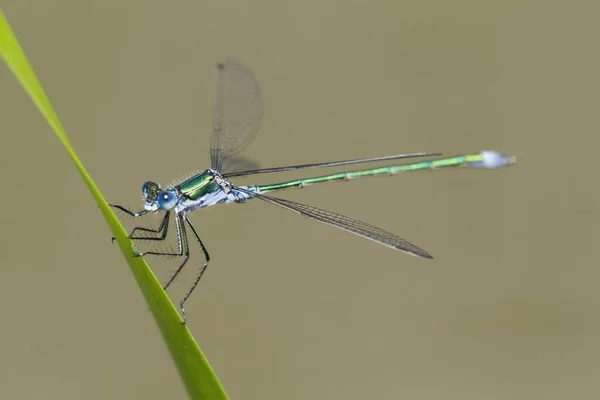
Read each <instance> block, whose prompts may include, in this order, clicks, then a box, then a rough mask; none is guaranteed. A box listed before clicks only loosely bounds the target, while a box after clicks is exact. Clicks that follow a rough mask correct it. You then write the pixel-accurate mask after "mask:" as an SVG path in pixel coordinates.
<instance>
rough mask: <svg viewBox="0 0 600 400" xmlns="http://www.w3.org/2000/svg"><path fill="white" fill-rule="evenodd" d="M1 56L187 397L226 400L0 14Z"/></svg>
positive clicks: (202, 356) (196, 346)
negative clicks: (115, 254)
mask: <svg viewBox="0 0 600 400" xmlns="http://www.w3.org/2000/svg"><path fill="white" fill-rule="evenodd" d="M0 56H1V57H2V58H3V59H4V61H6V63H7V64H8V66H9V68H10V69H11V70H12V72H13V74H14V75H15V76H16V78H17V79H18V80H19V82H20V83H21V85H22V86H23V88H24V89H25V91H26V92H27V93H28V94H29V96H30V97H31V99H32V100H33V102H34V104H35V105H36V106H37V108H38V109H39V110H40V112H41V113H42V114H43V115H44V117H45V118H46V120H47V121H48V124H50V126H51V127H52V130H54V133H55V134H56V136H57V137H58V139H59V140H60V141H61V142H62V144H63V146H64V148H65V150H66V151H67V153H68V154H69V156H70V157H71V160H73V163H74V164H75V167H76V168H77V170H78V171H79V174H80V175H81V178H82V179H83V181H84V183H85V185H86V186H87V188H88V189H89V191H90V193H91V194H92V196H93V197H94V199H95V200H96V203H97V204H98V207H99V208H100V211H101V212H102V215H103V216H104V218H105V220H106V222H107V224H108V226H109V228H110V230H111V232H112V234H113V236H114V237H115V238H116V239H117V242H118V243H119V247H120V249H121V252H122V253H123V256H124V258H125V260H126V261H127V263H128V264H129V267H130V269H131V272H132V273H133V275H134V276H135V279H136V281H137V283H138V286H139V288H140V290H141V291H142V294H143V295H144V298H145V299H146V302H147V303H148V306H149V308H150V311H151V312H152V315H153V316H154V319H155V321H156V323H157V325H158V327H159V329H160V331H161V333H162V336H163V339H164V340H165V343H166V344H167V347H168V348H169V351H170V353H171V356H172V357H173V360H174V362H175V364H176V366H177V370H178V371H179V374H180V376H181V379H182V380H183V382H184V385H185V387H186V389H187V392H188V394H189V395H190V397H191V398H192V399H209V400H213V399H214V400H220V399H227V398H228V397H227V394H226V393H225V389H224V388H223V387H222V385H221V383H220V382H219V379H218V378H217V376H216V375H215V373H214V372H213V371H212V369H211V367H210V365H209V363H208V361H207V360H206V358H205V357H204V355H203V354H202V351H201V350H200V348H199V347H198V344H197V343H196V341H195V340H194V337H193V336H192V334H191V333H190V331H189V330H188V328H187V326H182V325H181V318H180V316H179V313H178V312H177V310H176V309H175V307H174V306H173V304H172V303H171V301H170V300H169V298H168V297H167V295H166V293H165V292H164V290H162V287H161V285H160V283H159V282H158V281H157V279H156V277H155V276H154V274H153V273H152V271H151V270H150V268H149V267H148V264H146V262H145V261H144V259H143V258H141V257H132V254H133V252H134V249H135V247H134V245H133V243H131V241H130V240H129V239H128V238H127V233H126V232H125V229H124V228H123V226H122V225H121V223H120V222H119V220H118V219H117V217H116V215H115V214H114V213H113V211H112V209H111V208H110V207H109V206H108V204H107V202H106V200H104V197H102V194H101V193H100V191H99V190H98V188H97V187H96V185H95V184H94V182H93V181H92V178H91V177H90V176H89V174H88V173H87V172H86V170H85V168H84V166H83V164H82V163H81V161H80V160H79V157H78V156H77V154H76V153H75V150H74V149H73V146H72V145H71V142H70V141H69V139H68V137H67V135H66V134H65V132H64V129H63V127H62V125H61V123H60V121H59V119H58V117H57V116H56V113H55V112H54V109H53V108H52V106H51V105H50V101H49V100H48V98H47V97H46V94H45V93H44V90H43V89H42V86H41V85H40V83H39V82H38V80H37V78H36V76H35V73H34V72H33V69H32V68H31V66H30V65H29V62H28V61H27V58H26V57H25V54H24V53H23V51H22V49H21V46H20V45H19V43H18V41H17V39H16V38H15V36H14V35H13V33H12V30H11V29H10V26H9V25H8V22H7V21H6V19H5V17H4V14H3V13H2V10H0Z"/></svg>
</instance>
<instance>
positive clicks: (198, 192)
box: [177, 172, 219, 200]
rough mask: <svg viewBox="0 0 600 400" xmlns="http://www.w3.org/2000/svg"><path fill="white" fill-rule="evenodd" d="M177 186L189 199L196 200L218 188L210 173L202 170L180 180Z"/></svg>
mask: <svg viewBox="0 0 600 400" xmlns="http://www.w3.org/2000/svg"><path fill="white" fill-rule="evenodd" d="M177 188H178V189H179V191H180V192H181V194H182V195H183V196H185V197H186V198H188V199H189V200H197V199H199V198H201V197H203V196H204V195H206V194H207V193H211V192H214V191H216V190H219V185H217V183H216V182H215V178H214V177H213V176H212V175H210V174H207V173H206V172H203V173H201V174H197V175H194V176H192V177H191V178H188V179H186V180H185V181H183V182H181V183H180V184H179V185H177Z"/></svg>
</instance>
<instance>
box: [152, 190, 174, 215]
mask: <svg viewBox="0 0 600 400" xmlns="http://www.w3.org/2000/svg"><path fill="white" fill-rule="evenodd" d="M156 201H157V203H158V206H159V207H160V208H162V209H163V210H167V211H168V210H171V209H172V208H173V207H175V205H176V204H177V195H176V194H175V193H173V192H170V191H167V190H165V191H164V192H160V193H159V195H158V198H157V199H156Z"/></svg>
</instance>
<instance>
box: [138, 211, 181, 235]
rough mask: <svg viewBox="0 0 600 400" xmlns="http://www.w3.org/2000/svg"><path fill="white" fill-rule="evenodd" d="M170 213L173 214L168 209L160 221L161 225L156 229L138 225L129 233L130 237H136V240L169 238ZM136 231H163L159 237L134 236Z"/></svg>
mask: <svg viewBox="0 0 600 400" xmlns="http://www.w3.org/2000/svg"><path fill="white" fill-rule="evenodd" d="M170 214H171V212H170V211H167V212H166V213H165V216H164V217H163V219H162V221H161V222H160V225H159V226H158V228H156V229H150V228H143V227H139V226H136V227H135V228H133V230H132V231H131V233H130V234H129V236H128V237H129V239H134V240H165V239H166V238H167V232H168V231H169V215H170ZM136 231H142V232H150V233H161V232H162V235H160V236H159V237H156V236H137V237H133V235H134V233H135V232H136Z"/></svg>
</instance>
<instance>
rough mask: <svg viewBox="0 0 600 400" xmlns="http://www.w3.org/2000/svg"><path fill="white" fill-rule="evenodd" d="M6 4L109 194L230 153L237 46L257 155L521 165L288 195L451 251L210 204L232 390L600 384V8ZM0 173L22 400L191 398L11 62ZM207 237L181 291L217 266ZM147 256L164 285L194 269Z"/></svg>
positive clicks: (562, 389)
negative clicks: (213, 140)
mask: <svg viewBox="0 0 600 400" xmlns="http://www.w3.org/2000/svg"><path fill="white" fill-rule="evenodd" d="M2 8H3V11H4V12H5V14H6V16H7V18H8V19H9V22H10V23H11V25H12V27H13V29H14V31H15V34H16V36H17V38H19V40H20V42H21V44H22V46H23V48H24V50H25V52H26V54H27V55H28V57H29V60H30V62H31V63H32V65H33V66H34V68H35V70H36V72H37V75H38V78H39V79H40V81H41V83H42V85H43V86H44V88H45V89H46V91H47V94H48V96H49V97H50V99H51V101H52V104H53V105H54V107H55V109H56V111H57V113H58V115H59V116H60V118H61V121H62V123H63V125H64V126H65V129H66V131H67V133H68V134H69V135H70V138H71V140H72V142H73V144H74V146H75V148H76V150H77V151H78V153H79V156H80V157H81V158H82V160H83V162H84V164H85V165H86V167H87V168H88V171H89V172H90V173H91V175H92V177H93V178H94V179H95V181H96V183H97V184H98V186H99V187H100V189H101V190H102V191H103V193H104V195H105V196H106V198H107V200H108V201H109V202H114V203H118V204H123V205H126V206H130V207H131V208H133V209H139V208H140V207H141V203H140V187H141V185H142V183H143V182H144V181H145V180H149V179H152V180H155V181H157V182H161V183H162V184H169V183H171V182H172V181H173V180H175V179H177V178H179V177H181V176H182V175H184V174H186V173H188V172H190V171H194V170H198V169H204V168H207V167H208V166H209V165H210V159H209V153H208V147H209V141H210V134H211V128H212V107H213V95H214V87H215V78H216V73H215V68H214V65H215V63H216V62H217V61H220V60H222V59H224V58H226V57H235V58H237V59H240V60H242V61H243V62H244V63H245V64H246V65H247V66H248V67H249V68H251V69H252V70H253V71H254V73H255V74H256V77H257V79H258V81H259V82H260V84H261V88H262V92H263V98H264V109H265V113H264V118H263V123H262V127H261V130H260V134H259V135H258V136H257V138H256V140H255V141H254V142H253V144H252V145H251V146H250V147H249V148H248V149H247V151H246V152H245V153H244V155H245V156H246V157H249V158H250V159H252V160H255V161H258V162H260V164H261V166H263V167H268V166H278V165H285V164H297V163H310V162H320V161H327V160H336V159H347V158H358V157H370V156H380V155H386V154H394V153H400V152H413V151H437V152H443V153H444V154H445V155H452V154H457V153H458V154H460V153H464V152H477V151H479V150H487V149H490V150H498V151H502V152H505V153H508V154H512V155H516V156H518V161H519V164H518V165H517V166H516V167H513V168H507V169H501V170H494V171H480V170H466V169H460V170H448V171H436V172H433V173H426V172H419V173H415V174H406V175H403V176H397V177H394V178H386V179H383V178H381V179H367V180H358V181H354V182H349V183H345V184H330V185H320V186H315V187H311V188H308V189H305V190H301V191H288V192H285V193H282V194H281V196H282V197H285V198H288V199H293V200H295V201H299V202H303V203H307V204H311V205H315V206H319V207H323V208H325V209H331V210H335V211H337V212H340V213H343V214H347V215H350V216H353V217H356V218H360V219H363V220H365V221H367V222H370V223H372V224H375V225H377V226H380V227H382V228H384V229H387V230H389V231H391V232H394V233H397V234H399V235H401V236H403V237H405V238H406V239H408V240H410V241H412V242H414V243H416V244H417V245H419V246H421V247H423V248H425V249H426V250H428V251H430V252H431V253H432V254H433V255H434V256H435V257H436V259H435V260H421V259H417V258H415V257H409V256H407V255H404V254H402V253H400V252H395V251H393V250H390V249H388V248H385V247H383V246H379V245H376V244H374V243H373V242H370V241H367V240H363V239H360V238H358V237H356V236H353V235H349V234H347V233H344V232H342V231H338V230H336V229H333V228H331V227H328V226H324V225H321V224H317V223H315V222H313V221H310V220H307V219H304V218H300V217H298V216H296V215H294V214H292V213H289V212H285V211H283V210H281V209H278V208H275V207H272V206H269V205H267V204H264V203H262V202H249V203H247V204H244V205H229V206H219V207H215V208H213V209H210V210H201V211H198V212H197V213H195V214H194V215H193V216H192V221H193V222H194V223H195V225H196V227H197V229H198V230H199V233H200V234H201V235H202V238H203V240H204V243H205V244H206V246H207V247H208V250H209V252H210V254H211V256H212V261H211V265H210V268H209V269H208V272H207V273H206V274H205V275H204V278H203V280H202V282H201V285H200V287H199V288H198V290H197V291H196V292H195V294H194V295H193V296H192V298H191V300H190V301H189V302H188V305H187V308H186V309H187V311H188V314H189V318H190V319H189V327H190V329H191V330H192V332H193V334H194V335H195V337H196V339H197V340H198V342H199V344H200V346H201V347H202V349H203V350H204V352H205V354H206V356H207V357H208V359H209V360H210V362H211V364H212V366H213V367H214V369H215V371H216V372H217V374H218V375H219V377H220V379H221V380H222V382H223V384H224V386H225V388H226V389H227V391H228V393H229V395H230V396H231V398H234V399H307V398H310V399H316V398H319V399H320V398H323V399H326V398H328V399H344V400H351V399H400V398H411V399H532V398H546V399H567V398H578V399H595V398H598V396H599V395H600V381H599V380H598V374H599V373H600V339H599V337H600V316H599V315H600V292H599V291H598V279H599V278H600V272H599V269H598V264H597V255H596V252H595V250H594V246H595V245H598V239H600V234H599V231H598V225H599V223H600V216H599V207H598V201H599V197H600V189H598V187H597V184H596V183H597V178H598V175H597V171H598V169H597V168H598V167H597V166H596V163H595V159H596V158H597V152H598V148H599V144H600V140H599V135H598V132H599V131H600V113H599V111H598V110H599V107H600V78H599V71H600V51H599V49H598V35H599V34H600V28H598V24H597V15H598V11H599V10H598V8H599V6H598V5H597V3H595V2H591V1H589V2H586V1H574V2H560V1H532V0H519V1H516V0H508V1H503V2H500V1H498V2H476V1H460V0H459V1H454V2H446V1H441V0H437V1H426V2H423V1H416V0H411V1H403V2H398V1H372V2H362V1H340V0H336V1H331V0H319V1H316V0H308V1H302V2H299V1H285V0H284V1H267V0H257V1H253V2H246V1H229V0H219V1H183V2H167V1H157V0H143V1H142V0H131V1H127V2H122V1H115V0H110V1H109V0H106V1H102V2H99V1H75V0H54V1H41V0H37V1H28V2H23V1H20V0H5V1H3V2H2ZM311 172H312V171H311ZM315 173H316V174H318V173H319V172H315ZM304 175H306V174H294V173H290V174H282V175H277V176H271V175H263V176H259V177H255V178H254V179H238V180H235V181H234V182H236V183H240V184H251V183H269V182H272V181H275V182H277V181H281V180H285V179H288V178H294V177H299V176H304ZM308 175H313V174H312V173H309V174H308ZM0 185H1V187H2V191H3V195H2V196H1V200H0V202H1V203H0V204H1V205H2V208H3V212H2V213H0V226H1V227H2V230H1V233H0V235H1V238H0V239H1V240H0V264H1V268H0V313H1V315H2V324H1V326H0V360H1V361H0V397H1V398H4V399H41V398H44V399H82V398H85V399H106V398H111V399H142V398H143V399H165V398H169V399H171V398H172V399H179V398H186V393H185V391H184V389H183V386H182V384H181V382H180V380H179V378H178V375H177V373H176V370H175V368H174V366H173V363H172V361H171V359H170V356H169V354H168V352H167V350H166V348H165V346H164V344H163V342H162V339H161V337H160V335H159V333H158V330H157V328H156V326H155V323H154V320H153V319H152V316H151V314H150V313H149V312H148V311H147V306H146V304H145V303H144V300H143V298H142V296H141V294H140V292H139V290H138V288H137V286H136V283H135V281H134V279H133V277H132V275H131V273H130V271H129V269H128V267H127V264H126V263H125V261H124V260H123V259H122V256H121V254H120V252H119V250H118V248H117V247H116V246H115V245H112V244H111V242H110V236H111V235H110V232H109V230H108V229H107V227H106V225H105V222H104V220H103V219H102V217H101V216H100V213H99V212H98V209H97V207H96V205H95V203H94V201H93V200H92V198H91V196H90V195H89V193H88V192H87V190H86V188H85V187H84V185H83V183H82V181H81V179H80V178H79V176H78V174H77V172H76V170H75V168H73V165H72V163H71V161H70V159H69V158H68V157H67V156H66V154H65V152H64V150H63V149H62V147H61V145H60V143H59V141H58V140H57V139H56V137H55V136H54V134H53V133H52V132H51V130H50V128H49V127H48V126H47V124H46V122H45V120H44V119H43V118H42V116H41V115H40V114H39V112H38V110H37V109H36V108H35V107H34V106H33V104H32V103H31V101H30V99H29V98H28V96H27V95H26V94H25V92H24V91H23V89H22V88H21V87H20V86H19V84H18V83H17V81H16V80H15V79H14V78H13V76H12V74H11V73H10V72H9V70H8V68H7V67H6V66H5V64H3V63H2V65H1V66H0ZM123 221H124V223H125V224H126V226H127V227H129V228H131V227H132V221H131V220H130V219H127V218H123ZM146 222H147V223H150V224H152V223H156V222H157V220H156V219H155V218H152V217H150V218H148V219H147V221H146ZM192 251H194V253H193V254H192V257H193V258H192V263H191V264H189V266H188V269H187V273H186V274H184V275H183V276H182V277H181V278H179V280H178V281H177V283H176V285H175V286H174V287H173V290H171V291H170V292H169V294H170V295H171V297H172V299H173V300H174V301H175V302H178V301H179V299H180V298H181V296H182V295H183V293H184V292H185V291H186V290H187V288H188V285H189V284H190V282H191V280H192V279H193V277H194V276H195V273H196V268H198V267H199V266H200V263H201V260H202V258H201V256H200V253H199V252H198V250H197V249H196V248H192ZM148 261H149V263H150V265H151V266H152V267H153V270H154V271H155V273H156V274H157V276H158V277H159V278H161V279H162V281H163V282H164V281H165V279H167V278H168V277H169V276H170V273H171V271H173V270H174V268H175V267H176V266H177V262H176V261H174V260H160V259H150V258H149V259H148ZM90 343H91V344H90Z"/></svg>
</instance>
